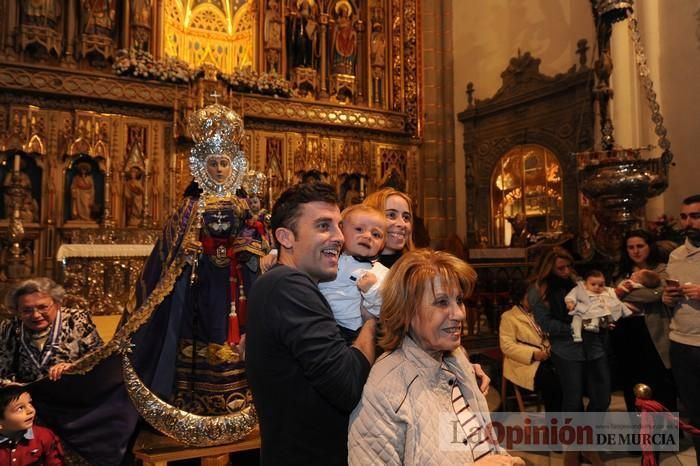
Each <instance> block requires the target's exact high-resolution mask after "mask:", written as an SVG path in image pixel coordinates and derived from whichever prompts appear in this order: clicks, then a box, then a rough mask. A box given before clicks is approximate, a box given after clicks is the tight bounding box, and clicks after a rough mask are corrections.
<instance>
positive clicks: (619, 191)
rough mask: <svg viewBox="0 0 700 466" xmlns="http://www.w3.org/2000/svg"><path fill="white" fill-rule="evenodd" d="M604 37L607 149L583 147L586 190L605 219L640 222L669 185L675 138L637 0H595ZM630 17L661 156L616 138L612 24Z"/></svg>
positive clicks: (600, 92)
mask: <svg viewBox="0 0 700 466" xmlns="http://www.w3.org/2000/svg"><path fill="white" fill-rule="evenodd" d="M591 3H592V5H593V14H594V17H595V24H596V33H597V40H598V58H597V60H596V62H595V64H594V72H595V77H596V84H595V87H594V91H593V92H594V95H595V100H596V101H597V104H598V110H599V114H600V128H601V145H602V150H599V151H590V152H579V153H576V154H574V155H575V156H576V161H577V166H578V169H579V172H578V181H579V187H580V189H581V192H582V193H583V194H584V195H585V196H586V198H588V199H589V200H590V201H591V203H592V204H593V207H594V210H595V212H596V217H597V218H598V219H599V220H600V221H601V222H603V223H608V224H611V225H622V226H623V227H624V228H633V227H636V226H639V224H640V223H641V221H642V217H641V216H640V215H639V212H640V211H641V209H642V208H643V207H644V206H645V205H646V202H647V200H648V199H649V198H651V197H654V196H658V195H659V194H661V193H662V192H663V191H664V190H665V189H666V188H667V187H668V169H669V166H670V165H671V162H672V160H673V153H672V152H671V142H670V141H669V140H668V138H667V131H666V127H665V126H664V120H663V117H662V116H661V110H660V107H659V104H658V103H657V99H656V92H655V91H654V83H653V82H652V80H651V77H650V75H649V67H648V66H647V59H646V54H645V52H644V47H643V45H642V42H641V38H640V34H639V24H638V21H637V17H636V16H635V14H634V9H633V1H632V0H591ZM624 20H627V21H628V26H629V30H630V37H631V40H632V44H633V46H634V53H635V63H636V67H637V73H638V75H639V78H640V80H641V83H642V87H643V88H644V92H645V94H646V99H647V102H648V104H649V108H650V110H651V120H652V123H653V124H654V129H655V133H656V135H657V136H658V147H659V148H661V149H662V154H661V156H660V157H658V158H642V152H643V151H645V150H651V149H652V148H653V147H652V146H648V147H645V148H622V147H619V146H617V145H616V144H615V138H614V135H613V129H614V128H613V123H612V119H611V118H610V114H609V105H610V100H611V99H612V97H613V90H612V89H611V88H610V76H611V74H612V70H613V63H612V54H611V49H610V37H611V35H612V26H613V24H614V23H616V22H619V21H624Z"/></svg>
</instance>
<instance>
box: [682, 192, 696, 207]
mask: <svg viewBox="0 0 700 466" xmlns="http://www.w3.org/2000/svg"><path fill="white" fill-rule="evenodd" d="M698 202H700V194H693V195H692V196H688V197H686V198H685V199H683V205H690V204H695V203H698Z"/></svg>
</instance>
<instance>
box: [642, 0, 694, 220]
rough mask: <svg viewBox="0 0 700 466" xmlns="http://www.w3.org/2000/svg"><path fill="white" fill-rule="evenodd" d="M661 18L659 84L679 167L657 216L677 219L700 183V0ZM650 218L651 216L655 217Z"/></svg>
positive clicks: (685, 0) (678, 5) (687, 0)
mask: <svg viewBox="0 0 700 466" xmlns="http://www.w3.org/2000/svg"><path fill="white" fill-rule="evenodd" d="M646 1H647V2H649V0H646ZM650 3H655V4H657V5H659V6H658V7H657V8H658V9H660V5H661V4H664V5H665V4H666V2H663V1H662V0H653V1H651V2H650ZM669 6H670V5H669ZM660 13H661V12H660ZM659 18H660V25H659V33H658V37H659V39H660V40H659V45H658V55H659V56H658V66H656V68H657V69H658V70H659V78H658V81H656V82H658V83H659V84H658V87H659V90H660V96H661V97H662V100H661V103H660V104H661V111H662V114H663V116H664V119H665V121H666V126H667V128H668V137H669V139H670V140H671V149H672V150H673V153H674V155H675V158H674V161H675V162H676V166H675V167H674V168H671V185H670V186H669V188H668V190H667V191H666V192H665V193H664V195H663V198H662V199H663V205H661V206H660V208H659V209H658V210H657V212H655V213H656V214H660V213H662V212H665V213H668V214H669V215H673V216H674V217H676V218H678V209H679V205H680V202H681V201H682V199H683V198H685V197H687V196H689V195H692V194H696V193H700V187H698V182H697V179H698V175H700V163H699V162H698V159H699V156H700V154H699V153H698V135H700V118H698V109H700V1H698V0H680V1H674V2H673V3H672V6H671V7H669V8H668V9H666V10H664V11H663V12H662V14H660V15H659ZM650 66H655V63H651V64H650ZM646 121H649V120H646ZM648 127H649V126H648ZM649 214H650V212H647V215H648V216H649V217H651V215H649Z"/></svg>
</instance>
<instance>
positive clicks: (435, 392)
mask: <svg viewBox="0 0 700 466" xmlns="http://www.w3.org/2000/svg"><path fill="white" fill-rule="evenodd" d="M475 282H476V272H474V269H472V268H471V267H470V266H469V265H467V263H466V262H464V261H462V260H460V259H458V258H456V257H455V256H453V255H451V254H448V253H445V252H441V251H430V250H427V249H418V250H415V251H410V252H407V253H406V254H404V255H403V256H402V257H401V259H399V260H398V261H397V262H396V264H395V265H394V267H393V268H392V269H391V270H390V272H389V274H388V275H387V277H386V283H390V284H391V286H386V287H384V289H383V292H382V298H383V304H382V310H381V313H380V316H379V319H380V322H381V324H380V325H381V328H382V334H381V337H380V340H379V344H380V345H381V346H382V347H383V348H384V349H385V350H386V352H385V353H384V354H383V355H382V357H381V358H380V359H378V360H377V362H376V363H375V365H374V367H373V368H372V370H371V372H370V375H369V379H368V380H367V384H366V385H365V388H364V391H363V393H362V399H361V401H360V404H358V405H357V407H356V408H355V410H354V411H353V413H352V415H351V416H350V433H349V438H348V451H349V463H350V465H365V464H405V465H423V464H479V465H488V464H501V465H503V464H507V465H510V464H524V462H523V461H522V460H521V459H520V458H517V457H511V456H509V455H508V454H507V453H506V452H505V451H504V450H503V449H501V447H500V446H499V445H498V444H497V443H496V442H495V441H494V440H493V439H492V437H491V435H490V434H489V432H488V430H487V429H486V427H487V426H488V425H489V424H490V422H491V419H490V415H489V409H488V406H487V404H486V398H485V397H484V395H483V394H482V391H481V390H482V387H480V386H479V382H478V381H477V372H475V367H474V366H472V364H471V363H470V362H469V359H468V357H467V353H466V351H465V350H464V348H463V347H462V346H461V336H462V326H463V324H464V320H465V317H466V308H465V305H464V300H465V298H466V297H467V296H469V294H471V292H472V290H473V289H474V283H475ZM456 426H460V427H459V430H458V431H455V430H454V429H455V427H456ZM445 432H449V435H445ZM455 435H456V436H457V437H458V439H459V442H457V443H456V444H455V443H454V438H455V437H454V436H455Z"/></svg>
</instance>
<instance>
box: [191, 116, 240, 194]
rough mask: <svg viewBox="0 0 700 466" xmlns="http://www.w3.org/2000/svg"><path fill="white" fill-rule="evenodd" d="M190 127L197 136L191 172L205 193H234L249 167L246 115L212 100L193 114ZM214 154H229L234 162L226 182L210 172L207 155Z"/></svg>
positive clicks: (194, 138)
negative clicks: (245, 143) (245, 135)
mask: <svg viewBox="0 0 700 466" xmlns="http://www.w3.org/2000/svg"><path fill="white" fill-rule="evenodd" d="M189 131H190V135H191V136H192V139H193V140H194V146H192V149H191V151H190V172H191V173H192V177H193V178H194V180H195V181H196V182H197V184H198V185H199V187H200V189H201V190H202V191H203V192H204V195H205V196H204V197H207V196H209V195H214V196H216V197H222V196H228V195H232V194H235V192H236V190H238V188H240V186H241V182H242V181H243V176H244V175H245V174H246V172H247V170H248V160H247V159H246V156H245V154H244V153H243V148H242V143H243V136H244V133H243V119H242V118H241V117H240V116H239V115H238V114H237V113H236V112H234V111H233V110H231V109H230V108H228V107H225V106H223V105H220V104H213V105H209V106H207V107H204V108H203V109H201V110H198V111H197V112H194V113H192V115H190V117H189ZM211 156H223V157H227V158H228V159H229V161H230V163H231V175H230V176H229V177H228V178H227V179H226V181H224V182H223V183H219V182H216V181H214V180H213V179H212V178H211V177H210V176H209V174H208V172H207V166H206V165H207V159H208V158H209V157H211ZM206 202H208V201H206Z"/></svg>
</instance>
